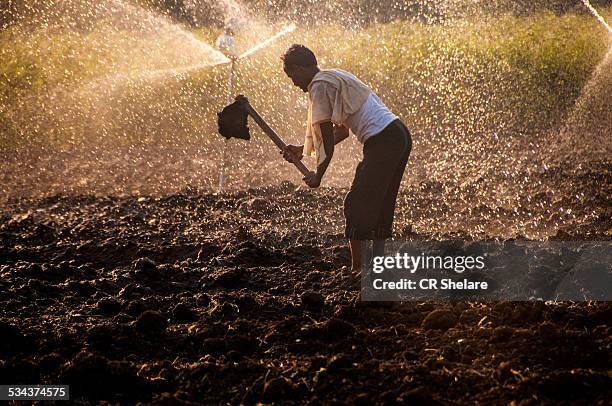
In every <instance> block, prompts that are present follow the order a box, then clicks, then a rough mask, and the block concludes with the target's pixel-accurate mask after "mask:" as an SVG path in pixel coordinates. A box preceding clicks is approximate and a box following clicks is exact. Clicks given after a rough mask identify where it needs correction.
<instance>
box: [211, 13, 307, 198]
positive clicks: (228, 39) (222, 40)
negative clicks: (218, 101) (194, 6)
mask: <svg viewBox="0 0 612 406" xmlns="http://www.w3.org/2000/svg"><path fill="white" fill-rule="evenodd" d="M238 27H239V21H238V20H237V19H235V18H232V19H230V20H229V21H228V23H227V24H226V26H225V31H224V33H223V34H221V35H220V36H219V38H217V48H218V49H219V50H220V51H221V52H223V53H224V54H225V56H226V57H227V58H228V59H229V62H226V63H229V73H228V79H227V103H228V104H229V103H232V95H233V91H234V84H235V81H236V74H235V72H236V63H238V61H240V60H241V59H244V58H246V57H248V56H250V55H252V54H253V53H255V52H257V51H259V50H260V49H263V48H265V47H267V46H268V45H270V44H271V43H272V42H274V41H275V40H276V39H278V38H280V37H282V36H283V35H285V34H288V33H290V32H292V31H293V30H295V24H289V25H288V26H286V27H285V28H283V29H282V30H281V31H279V32H278V33H276V34H274V35H273V36H271V37H270V38H268V39H266V40H264V41H262V42H260V43H259V44H257V45H255V46H254V47H252V48H250V49H248V50H246V51H245V52H243V53H242V54H238V52H237V49H236V42H235V39H234V35H235V32H236V31H237V30H238ZM245 100H246V98H245ZM247 104H248V101H247ZM253 111H254V110H253ZM256 113H257V112H255V114H256ZM257 116H258V117H260V118H261V116H259V115H258V114H257ZM262 122H263V120H262ZM258 124H259V122H258ZM264 124H265V122H264ZM266 126H267V124H266ZM262 128H263V127H262ZM268 128H269V127H268ZM270 130H271V129H270ZM247 132H248V129H247ZM264 132H265V130H264ZM272 132H273V131H272ZM234 137H235V138H241V137H236V136H234ZM229 138H231V137H226V143H225V145H223V154H222V158H221V165H220V168H219V192H222V191H223V187H224V185H225V160H226V155H227V141H228V140H229ZM277 145H278V144H277ZM302 166H303V165H302Z"/></svg>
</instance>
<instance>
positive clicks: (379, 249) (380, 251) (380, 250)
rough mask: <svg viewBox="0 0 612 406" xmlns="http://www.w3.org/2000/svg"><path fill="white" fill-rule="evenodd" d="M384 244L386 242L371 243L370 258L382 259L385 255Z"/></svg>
mask: <svg viewBox="0 0 612 406" xmlns="http://www.w3.org/2000/svg"><path fill="white" fill-rule="evenodd" d="M385 242H386V240H374V241H372V258H374V257H382V256H384V255H385Z"/></svg>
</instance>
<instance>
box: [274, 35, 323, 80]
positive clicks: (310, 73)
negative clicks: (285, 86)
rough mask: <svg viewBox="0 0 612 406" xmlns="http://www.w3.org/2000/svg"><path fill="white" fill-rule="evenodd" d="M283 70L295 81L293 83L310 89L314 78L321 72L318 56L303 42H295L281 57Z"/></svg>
mask: <svg viewBox="0 0 612 406" xmlns="http://www.w3.org/2000/svg"><path fill="white" fill-rule="evenodd" d="M281 59H282V61H283V70H284V71H285V73H286V74H287V76H289V78H290V79H291V80H292V81H293V84H294V85H296V86H297V87H299V88H300V89H302V91H304V92H307V91H308V85H309V84H310V82H311V81H312V78H313V77H314V76H315V75H316V74H317V72H319V68H318V67H317V58H316V57H315V55H314V54H313V53H312V51H311V50H310V49H308V48H306V47H305V46H304V45H301V44H293V45H291V46H290V47H289V49H288V50H287V52H285V54H284V55H283V56H282V57H281Z"/></svg>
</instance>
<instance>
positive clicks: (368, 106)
mask: <svg viewBox="0 0 612 406" xmlns="http://www.w3.org/2000/svg"><path fill="white" fill-rule="evenodd" d="M336 72H337V73H339V74H342V75H346V76H348V77H350V78H352V79H355V80H359V79H357V78H356V77H355V76H353V75H352V74H350V73H348V72H344V71H340V70H336ZM336 91H337V90H336V89H335V87H334V86H333V85H332V84H330V83H327V82H323V81H320V82H316V83H314V84H313V87H312V88H311V90H310V97H311V99H312V100H313V103H317V109H318V112H319V113H322V115H326V116H327V115H328V116H329V117H331V116H332V105H333V102H334V100H335V99H336ZM326 113H328V114H326ZM397 118H398V117H397V116H396V115H395V114H393V113H392V112H391V111H390V110H389V109H388V108H387V106H385V104H384V103H383V102H382V101H381V100H380V98H378V96H376V94H375V93H374V92H372V91H370V94H369V95H368V98H367V99H366V101H365V102H364V103H363V104H362V105H361V108H360V109H359V110H358V111H357V112H356V113H354V114H352V115H350V116H348V118H347V119H346V121H345V122H344V123H336V124H342V125H344V126H346V127H347V128H348V129H349V130H351V132H352V133H353V134H355V136H357V139H358V140H359V142H360V143H362V144H363V143H364V142H366V141H367V140H368V139H369V138H371V137H372V136H374V135H376V134H378V133H380V132H381V131H382V130H384V129H385V127H386V126H388V125H389V124H390V123H391V122H393V121H394V120H396V119H397ZM317 121H319V120H317Z"/></svg>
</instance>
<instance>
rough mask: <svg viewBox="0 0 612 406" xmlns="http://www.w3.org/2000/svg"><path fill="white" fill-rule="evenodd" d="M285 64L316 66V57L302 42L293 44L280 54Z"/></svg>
mask: <svg viewBox="0 0 612 406" xmlns="http://www.w3.org/2000/svg"><path fill="white" fill-rule="evenodd" d="M281 59H282V61H283V64H284V65H285V66H302V67H309V66H317V65H318V63H317V57H316V56H315V54H314V53H313V52H312V51H311V50H310V49H308V48H306V47H305V46H304V45H302V44H293V45H291V46H290V47H289V49H287V51H286V52H285V54H284V55H283V56H281Z"/></svg>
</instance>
